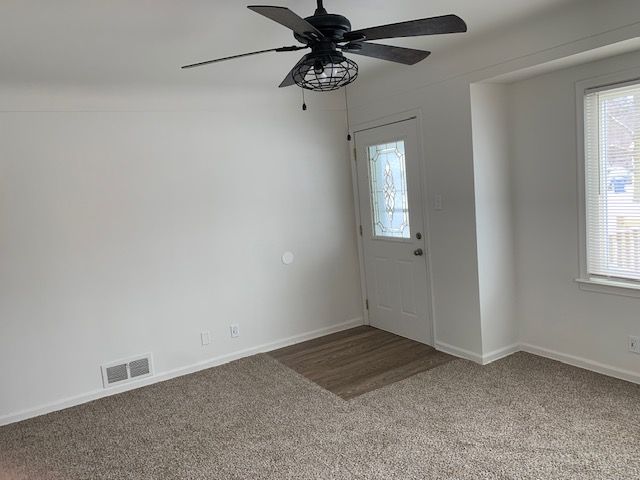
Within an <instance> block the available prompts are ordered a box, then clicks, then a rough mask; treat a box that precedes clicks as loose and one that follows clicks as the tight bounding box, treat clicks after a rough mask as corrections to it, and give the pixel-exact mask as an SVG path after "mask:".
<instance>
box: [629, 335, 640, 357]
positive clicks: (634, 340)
mask: <svg viewBox="0 0 640 480" xmlns="http://www.w3.org/2000/svg"><path fill="white" fill-rule="evenodd" d="M629 351H630V352H633V353H640V337H633V336H629Z"/></svg>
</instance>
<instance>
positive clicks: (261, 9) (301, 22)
mask: <svg viewBox="0 0 640 480" xmlns="http://www.w3.org/2000/svg"><path fill="white" fill-rule="evenodd" d="M247 8H248V9H249V10H253V11H254V12H256V13H259V14H260V15H264V16H265V17H267V18H269V19H271V20H273V21H274V22H278V23H279V24H280V25H284V26H285V27H287V28H289V29H291V30H293V31H294V32H295V33H297V34H298V35H300V36H302V37H305V38H309V39H314V38H324V35H323V34H322V32H321V31H320V30H318V29H317V28H316V27H314V26H313V25H311V24H310V23H309V22H307V21H306V20H305V19H304V18H302V17H300V16H298V15H296V14H295V13H293V12H292V11H291V10H289V9H288V8H285V7H269V6H263V5H252V6H249V7H247Z"/></svg>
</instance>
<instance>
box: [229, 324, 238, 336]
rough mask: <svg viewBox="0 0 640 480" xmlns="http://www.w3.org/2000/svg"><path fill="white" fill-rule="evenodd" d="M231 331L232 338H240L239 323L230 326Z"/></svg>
mask: <svg viewBox="0 0 640 480" xmlns="http://www.w3.org/2000/svg"><path fill="white" fill-rule="evenodd" d="M229 330H231V338H238V337H239V336H240V325H238V324H237V323H236V324H233V325H229Z"/></svg>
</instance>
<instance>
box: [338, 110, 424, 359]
mask: <svg viewBox="0 0 640 480" xmlns="http://www.w3.org/2000/svg"><path fill="white" fill-rule="evenodd" d="M410 120H415V122H416V129H417V132H416V138H417V142H418V145H416V148H417V149H418V173H419V176H420V187H421V190H422V191H421V192H420V199H421V203H422V212H423V219H422V220H423V224H424V230H425V231H424V243H425V250H426V254H425V256H424V260H425V263H426V270H427V279H426V280H427V292H426V294H427V296H428V298H429V307H428V308H427V328H428V329H429V330H430V331H429V335H428V336H427V338H429V345H430V346H432V347H433V346H434V345H435V339H436V324H435V308H434V297H433V288H432V284H433V277H432V272H431V222H430V215H429V213H430V211H429V210H430V205H431V202H428V201H426V199H429V198H431V197H430V196H429V189H428V182H427V170H428V169H427V162H426V157H425V154H424V152H425V149H424V129H423V115H422V109H421V108H416V109H411V110H405V111H402V112H398V113H395V114H391V115H385V116H383V117H379V118H377V119H375V120H371V121H367V122H362V123H359V124H356V125H355V126H354V127H353V129H352V131H353V140H352V142H351V148H350V152H349V155H350V157H351V161H350V162H349V163H350V164H351V182H352V186H353V201H354V205H355V209H354V210H355V217H356V238H357V244H358V260H359V262H358V263H359V267H360V285H361V295H362V311H363V316H362V317H363V319H364V324H365V325H370V321H369V310H368V308H367V304H366V302H367V296H368V294H367V279H366V272H365V258H364V243H363V238H362V235H361V233H360V225H362V218H363V215H362V212H361V211H360V191H359V188H358V168H357V165H356V148H357V147H356V135H357V134H358V133H359V132H363V131H366V130H372V129H375V128H379V127H385V126H387V125H392V124H394V123H400V122H405V121H410Z"/></svg>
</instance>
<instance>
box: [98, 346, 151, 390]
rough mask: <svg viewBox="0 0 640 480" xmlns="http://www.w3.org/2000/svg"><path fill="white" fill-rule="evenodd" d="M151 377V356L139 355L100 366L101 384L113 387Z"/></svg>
mask: <svg viewBox="0 0 640 480" xmlns="http://www.w3.org/2000/svg"><path fill="white" fill-rule="evenodd" d="M151 375H153V362H152V359H151V354H146V355H139V356H136V357H132V358H129V359H126V360H119V361H116V362H111V363H108V364H105V365H102V383H103V385H104V387H105V388H108V387H113V386H116V385H120V384H123V383H129V382H132V381H134V380H139V379H143V378H146V377H150V376H151Z"/></svg>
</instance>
